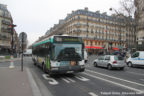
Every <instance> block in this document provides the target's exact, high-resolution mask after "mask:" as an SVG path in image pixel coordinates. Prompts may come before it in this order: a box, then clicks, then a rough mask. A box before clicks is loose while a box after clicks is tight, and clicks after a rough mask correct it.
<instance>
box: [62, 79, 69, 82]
mask: <svg viewBox="0 0 144 96" xmlns="http://www.w3.org/2000/svg"><path fill="white" fill-rule="evenodd" d="M62 80H64V81H65V82H66V83H70V81H68V80H67V79H65V78H62Z"/></svg>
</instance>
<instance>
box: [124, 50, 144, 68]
mask: <svg viewBox="0 0 144 96" xmlns="http://www.w3.org/2000/svg"><path fill="white" fill-rule="evenodd" d="M126 62H127V65H128V66H129V67H134V66H136V65H140V66H144V51H136V52H135V53H133V54H132V55H131V56H130V57H129V58H128V59H127V60H126Z"/></svg>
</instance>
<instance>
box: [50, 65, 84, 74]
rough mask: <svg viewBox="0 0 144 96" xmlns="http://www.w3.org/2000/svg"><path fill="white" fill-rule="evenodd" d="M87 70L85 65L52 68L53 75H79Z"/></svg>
mask: <svg viewBox="0 0 144 96" xmlns="http://www.w3.org/2000/svg"><path fill="white" fill-rule="evenodd" d="M84 70H85V67H84V65H82V66H61V67H52V68H51V72H50V73H52V74H64V73H77V72H83V71H84Z"/></svg>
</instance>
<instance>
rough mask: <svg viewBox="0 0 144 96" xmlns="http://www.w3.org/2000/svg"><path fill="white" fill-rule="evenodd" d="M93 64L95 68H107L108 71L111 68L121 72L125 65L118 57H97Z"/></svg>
mask: <svg viewBox="0 0 144 96" xmlns="http://www.w3.org/2000/svg"><path fill="white" fill-rule="evenodd" d="M93 64H94V66H95V67H97V66H101V67H107V68H108V69H109V70H111V69H113V68H119V69H121V70H123V69H124V67H125V65H126V63H125V61H124V58H123V57H118V56H116V55H105V56H99V57H98V58H97V59H95V60H94V62H93Z"/></svg>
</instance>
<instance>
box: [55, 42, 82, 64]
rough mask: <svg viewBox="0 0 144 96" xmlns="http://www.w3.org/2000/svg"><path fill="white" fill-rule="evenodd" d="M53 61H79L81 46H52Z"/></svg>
mask: <svg viewBox="0 0 144 96" xmlns="http://www.w3.org/2000/svg"><path fill="white" fill-rule="evenodd" d="M54 45H55V52H54V54H55V59H57V60H60V61H69V60H81V59H82V58H83V57H82V56H83V55H82V44H54Z"/></svg>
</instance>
